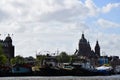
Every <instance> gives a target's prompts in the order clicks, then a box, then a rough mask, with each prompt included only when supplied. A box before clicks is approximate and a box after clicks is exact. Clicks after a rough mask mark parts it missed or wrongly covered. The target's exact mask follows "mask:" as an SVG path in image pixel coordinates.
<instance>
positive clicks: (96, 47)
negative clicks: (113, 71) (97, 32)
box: [95, 41, 100, 56]
mask: <svg viewBox="0 0 120 80" xmlns="http://www.w3.org/2000/svg"><path fill="white" fill-rule="evenodd" d="M95 54H96V55H97V56H100V46H99V43H98V41H96V45H95Z"/></svg>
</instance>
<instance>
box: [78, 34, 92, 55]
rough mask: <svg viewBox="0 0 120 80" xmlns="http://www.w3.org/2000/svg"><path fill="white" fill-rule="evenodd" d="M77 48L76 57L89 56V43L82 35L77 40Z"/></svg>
mask: <svg viewBox="0 0 120 80" xmlns="http://www.w3.org/2000/svg"><path fill="white" fill-rule="evenodd" d="M78 47H79V50H78V54H77V55H78V56H84V57H89V56H90V55H91V47H90V44H89V42H88V41H87V40H86V38H85V37H84V34H82V36H81V39H80V40H79V45H78Z"/></svg>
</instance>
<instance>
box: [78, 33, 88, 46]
mask: <svg viewBox="0 0 120 80" xmlns="http://www.w3.org/2000/svg"><path fill="white" fill-rule="evenodd" d="M79 43H86V44H87V40H86V39H85V37H84V34H82V37H81V39H80V42H79Z"/></svg>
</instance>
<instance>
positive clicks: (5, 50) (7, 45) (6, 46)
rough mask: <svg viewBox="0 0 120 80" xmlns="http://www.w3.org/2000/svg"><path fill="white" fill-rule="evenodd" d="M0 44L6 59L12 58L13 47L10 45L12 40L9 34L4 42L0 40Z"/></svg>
mask: <svg viewBox="0 0 120 80" xmlns="http://www.w3.org/2000/svg"><path fill="white" fill-rule="evenodd" d="M0 44H1V46H2V49H3V53H4V54H5V55H6V57H7V58H8V59H11V58H14V45H13V44H12V39H11V37H10V35H9V34H8V36H7V37H6V38H5V40H1V39H0Z"/></svg>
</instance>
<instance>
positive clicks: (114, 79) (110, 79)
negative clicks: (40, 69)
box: [0, 75, 120, 80]
mask: <svg viewBox="0 0 120 80" xmlns="http://www.w3.org/2000/svg"><path fill="white" fill-rule="evenodd" d="M0 80H120V75H112V76H89V77H79V76H76V77H75V76H74V77H73V76H61V77H34V76H32V77H0Z"/></svg>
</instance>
